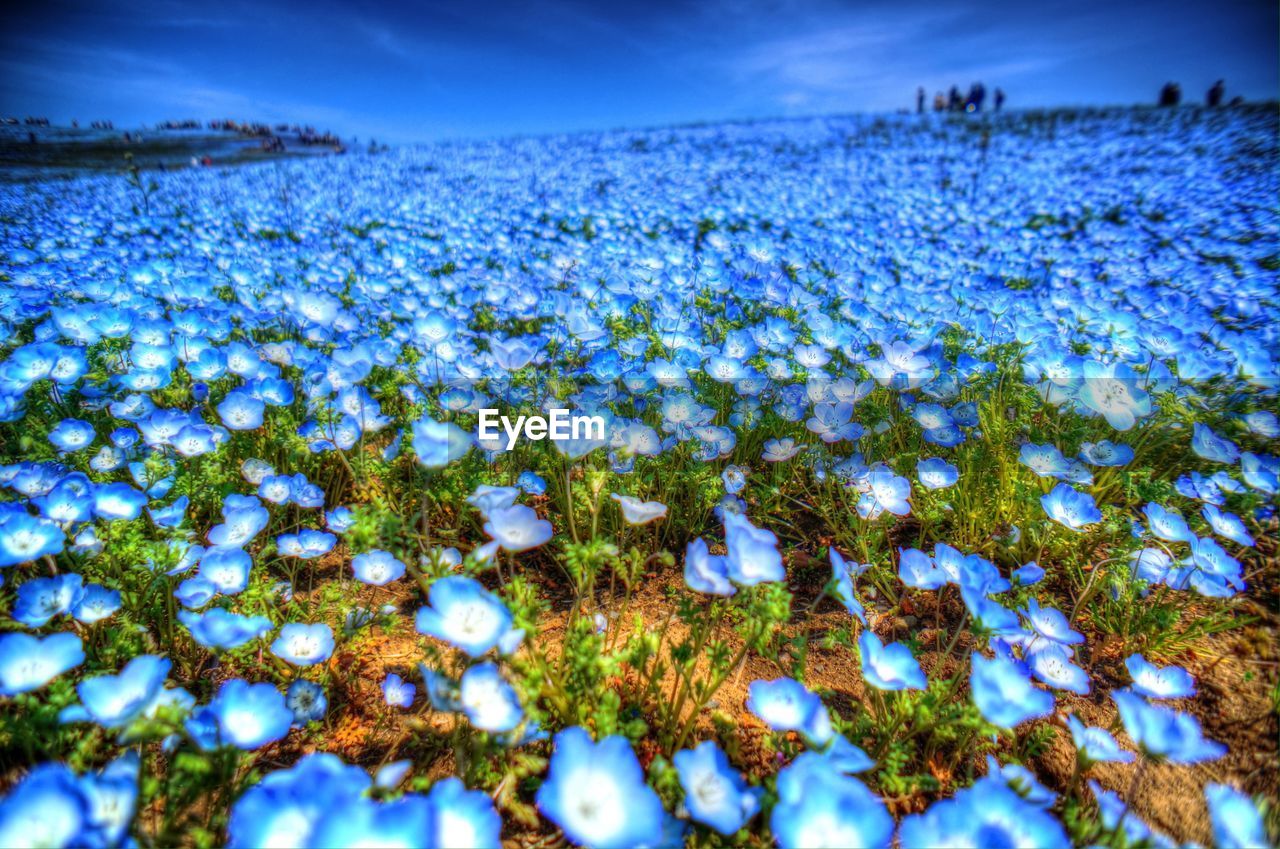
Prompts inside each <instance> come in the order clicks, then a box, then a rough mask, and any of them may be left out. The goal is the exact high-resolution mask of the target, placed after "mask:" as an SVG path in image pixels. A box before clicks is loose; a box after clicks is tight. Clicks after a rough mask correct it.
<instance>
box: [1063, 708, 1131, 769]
mask: <svg viewBox="0 0 1280 849" xmlns="http://www.w3.org/2000/svg"><path fill="white" fill-rule="evenodd" d="M1067 728H1068V729H1069V730H1070V731H1071V742H1072V743H1073V744H1075V747H1076V752H1077V753H1078V755H1079V757H1080V760H1081V761H1082V762H1083V763H1084V765H1085V766H1088V765H1089V764H1095V763H1122V764H1127V763H1130V762H1132V761H1133V752H1126V751H1125V750H1124V749H1121V748H1120V744H1119V743H1117V742H1116V738H1115V737H1112V736H1111V732H1109V731H1107V730H1106V729H1105V728H1096V727H1094V726H1091V725H1090V726H1086V725H1085V724H1084V723H1083V722H1081V721H1080V720H1079V719H1077V718H1076V715H1075V714H1074V713H1073V714H1069V715H1068V716H1067Z"/></svg>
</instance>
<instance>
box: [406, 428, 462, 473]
mask: <svg viewBox="0 0 1280 849" xmlns="http://www.w3.org/2000/svg"><path fill="white" fill-rule="evenodd" d="M474 444H475V441H474V440H473V439H472V438H471V436H470V434H468V433H467V432H466V431H464V430H463V429H462V428H460V427H458V426H457V425H455V424H453V423H452V422H437V421H435V420H433V419H430V418H424V419H421V420H419V421H417V422H415V423H414V425H413V451H414V453H415V454H417V455H418V462H419V463H421V464H422V465H424V466H426V467H427V468H428V469H439V468H442V467H444V466H447V465H449V463H451V462H453V461H454V460H458V459H461V458H462V457H463V456H465V455H466V453H467V452H468V451H470V450H471V449H472V447H473V446H474Z"/></svg>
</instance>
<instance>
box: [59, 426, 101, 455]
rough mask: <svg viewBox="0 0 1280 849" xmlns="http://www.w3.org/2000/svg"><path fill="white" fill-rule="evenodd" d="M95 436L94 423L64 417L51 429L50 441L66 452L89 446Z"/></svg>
mask: <svg viewBox="0 0 1280 849" xmlns="http://www.w3.org/2000/svg"><path fill="white" fill-rule="evenodd" d="M94 436H95V434H94V431H93V425H91V424H89V423H88V422H86V421H82V420H81V419H63V420H62V421H60V422H58V424H57V425H56V426H55V427H54V429H53V430H51V431H49V441H50V442H52V443H53V446H54V447H55V448H57V449H58V450H59V451H61V452H63V453H64V454H70V453H73V452H75V451H79V450H81V449H83V448H88V447H89V445H90V444H91V443H92V442H93V439H94Z"/></svg>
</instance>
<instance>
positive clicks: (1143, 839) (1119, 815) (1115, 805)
mask: <svg viewBox="0 0 1280 849" xmlns="http://www.w3.org/2000/svg"><path fill="white" fill-rule="evenodd" d="M1089 790H1090V792H1092V793H1093V798H1094V799H1095V800H1096V801H1097V803H1098V815H1099V819H1100V820H1101V821H1102V827H1103V828H1105V829H1106V830H1107V831H1109V832H1112V833H1114V834H1118V835H1123V837H1124V840H1125V845H1131V844H1145V843H1151V844H1153V845H1156V846H1172V845H1173V843H1172V841H1170V840H1168V839H1167V838H1164V836H1163V835H1161V834H1158V833H1156V832H1153V831H1152V830H1151V826H1149V825H1147V824H1146V823H1145V822H1144V821H1143V820H1142V819H1141V818H1140V817H1139V816H1138V815H1137V814H1136V813H1134V812H1133V807H1132V805H1130V804H1129V803H1128V802H1126V801H1125V800H1124V799H1122V798H1120V794H1118V793H1115V792H1113V791H1111V790H1104V789H1103V788H1102V785H1100V784H1098V782H1097V781H1094V780H1093V779H1090V780H1089Z"/></svg>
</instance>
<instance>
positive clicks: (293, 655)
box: [271, 622, 334, 666]
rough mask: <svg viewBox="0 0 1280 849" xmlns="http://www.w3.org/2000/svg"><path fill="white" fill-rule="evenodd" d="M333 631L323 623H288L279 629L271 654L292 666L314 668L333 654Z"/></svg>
mask: <svg viewBox="0 0 1280 849" xmlns="http://www.w3.org/2000/svg"><path fill="white" fill-rule="evenodd" d="M333 645H334V642H333V629H332V628H330V627H329V626H328V625H325V624H324V623H317V624H315V625H304V624H302V623H300V622H290V623H289V624H287V625H285V626H284V627H282V628H281V629H280V633H279V635H278V636H277V637H276V639H275V642H273V643H272V644H271V653H272V654H274V655H275V656H276V657H278V658H281V659H283V660H286V661H288V662H289V663H292V664H293V665H294V666H314V665H316V664H317V663H323V662H324V661H326V660H328V659H329V657H330V655H332V654H333Z"/></svg>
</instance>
